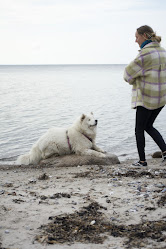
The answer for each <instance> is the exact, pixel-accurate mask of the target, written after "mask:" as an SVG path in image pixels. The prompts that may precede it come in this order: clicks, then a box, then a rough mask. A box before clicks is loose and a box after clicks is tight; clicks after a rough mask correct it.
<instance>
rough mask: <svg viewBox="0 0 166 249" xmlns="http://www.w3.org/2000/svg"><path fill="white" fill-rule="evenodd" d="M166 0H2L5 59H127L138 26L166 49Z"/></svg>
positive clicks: (0, 52)
mask: <svg viewBox="0 0 166 249" xmlns="http://www.w3.org/2000/svg"><path fill="white" fill-rule="evenodd" d="M165 20H166V1H165V0H0V32H1V34H0V64H1V65H3V64H112V63H118V64H126V63H129V62H130V61H131V60H132V59H133V58H134V57H135V56H136V55H137V53H138V49H139V47H138V44H136V43H135V30H136V28H138V27H139V26H141V25H145V24H147V25H150V26H151V27H152V28H153V29H154V31H156V33H157V34H158V35H160V36H161V37H162V43H161V45H162V46H163V47H165V48H166V21H165Z"/></svg>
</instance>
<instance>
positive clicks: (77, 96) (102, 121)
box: [0, 65, 166, 164]
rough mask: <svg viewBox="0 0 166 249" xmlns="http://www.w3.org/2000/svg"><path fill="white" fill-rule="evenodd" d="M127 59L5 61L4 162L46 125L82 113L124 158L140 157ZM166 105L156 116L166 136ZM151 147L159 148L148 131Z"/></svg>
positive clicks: (0, 93)
mask: <svg viewBox="0 0 166 249" xmlns="http://www.w3.org/2000/svg"><path fill="white" fill-rule="evenodd" d="M124 67H125V65H42V66H0V164H2V163H3V164H4V163H13V162H14V161H15V160H16V158H17V156H18V155H20V154H23V153H26V152H28V151H29V150H30V148H31V146H32V144H33V143H34V142H35V141H36V140H37V139H38V138H39V137H40V136H41V135H42V134H43V133H45V132H46V131H47V129H49V128H51V127H53V126H57V127H68V126H70V125H71V124H72V123H73V121H74V120H75V119H76V118H77V117H78V116H79V115H81V114H82V113H84V114H86V113H89V112H91V111H93V113H94V115H95V118H96V119H98V121H99V122H98V133H97V138H96V142H97V144H98V145H99V146H100V147H102V148H103V149H104V150H106V151H108V152H110V153H114V154H116V155H117V156H119V158H120V160H124V159H126V158H137V150H136V144H135V136H134V122H135V110H132V109H131V107H130V101H131V86H130V85H129V84H127V83H126V82H124V80H123V71H124ZM165 124H166V108H164V110H163V111H162V112H161V114H160V116H159V117H158V119H157V121H156V128H158V129H159V130H160V131H161V133H162V135H163V137H164V138H165V139H166V125H165ZM146 137H147V139H146V153H147V154H148V155H149V154H150V153H152V152H154V151H156V150H158V147H157V146H156V145H155V144H154V142H153V141H152V140H151V138H150V137H149V136H148V135H147V136H146Z"/></svg>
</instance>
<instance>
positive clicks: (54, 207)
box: [0, 158, 166, 249]
mask: <svg viewBox="0 0 166 249" xmlns="http://www.w3.org/2000/svg"><path fill="white" fill-rule="evenodd" d="M131 162H132V161H131V160H127V161H125V162H121V163H120V164H111V165H97V164H91V165H88V164H86V163H85V164H83V165H81V166H80V165H79V163H78V162H77V163H76V164H71V163H69V164H68V163H67V162H66V163H62V164H59V165H57V164H56V163H54V160H51V161H49V160H47V161H46V162H43V163H41V164H40V165H38V166H17V165H0V248H10V249H16V248H18V249H29V248H31V249H42V248H43V249H45V248H48V249H52V248H57V249H61V248H63V249H68V248H72V249H85V248H86V249H98V248H100V249H101V248H103V249H107V248H111V249H115V248H117V249H122V248H123V249H124V248H156V249H159V248H160V249H161V248H166V211H165V210H166V209H165V205H166V167H164V166H161V165H160V163H161V158H159V159H149V160H148V167H145V168H136V167H132V166H131Z"/></svg>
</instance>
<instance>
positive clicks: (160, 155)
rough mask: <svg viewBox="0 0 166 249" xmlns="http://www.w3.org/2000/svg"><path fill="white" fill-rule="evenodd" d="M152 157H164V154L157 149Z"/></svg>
mask: <svg viewBox="0 0 166 249" xmlns="http://www.w3.org/2000/svg"><path fill="white" fill-rule="evenodd" d="M152 157H153V158H161V157H162V154H161V151H156V152H154V153H153V154H152Z"/></svg>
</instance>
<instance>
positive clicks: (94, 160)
mask: <svg viewBox="0 0 166 249" xmlns="http://www.w3.org/2000/svg"><path fill="white" fill-rule="evenodd" d="M41 164H47V165H48V166H49V165H50V164H51V165H52V164H54V166H56V167H75V166H78V165H79V166H82V165H114V164H120V161H119V159H118V157H117V156H116V155H115V154H106V157H95V156H79V155H75V154H71V155H65V156H60V157H54V156H53V157H51V158H48V159H46V160H42V161H41Z"/></svg>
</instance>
